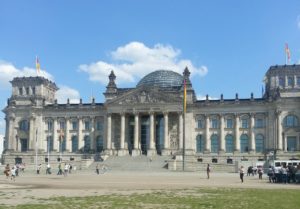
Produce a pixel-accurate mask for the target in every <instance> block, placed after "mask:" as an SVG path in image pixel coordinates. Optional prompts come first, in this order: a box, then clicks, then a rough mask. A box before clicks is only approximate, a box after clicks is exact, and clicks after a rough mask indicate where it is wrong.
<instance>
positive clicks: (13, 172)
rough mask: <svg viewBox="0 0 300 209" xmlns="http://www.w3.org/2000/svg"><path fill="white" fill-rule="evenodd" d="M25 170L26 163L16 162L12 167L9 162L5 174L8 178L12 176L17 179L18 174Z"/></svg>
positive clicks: (12, 178)
mask: <svg viewBox="0 0 300 209" xmlns="http://www.w3.org/2000/svg"><path fill="white" fill-rule="evenodd" d="M20 171H22V172H24V171H25V164H19V163H17V164H15V165H13V166H12V167H10V165H9V164H6V166H5V168H4V172H3V173H4V175H5V176H6V179H8V178H9V177H10V179H11V180H13V181H15V180H16V176H19V172H20Z"/></svg>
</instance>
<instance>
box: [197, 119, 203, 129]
mask: <svg viewBox="0 0 300 209" xmlns="http://www.w3.org/2000/svg"><path fill="white" fill-rule="evenodd" d="M198 128H204V121H203V120H202V119H200V120H198Z"/></svg>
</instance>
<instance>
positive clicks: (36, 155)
mask: <svg viewBox="0 0 300 209" xmlns="http://www.w3.org/2000/svg"><path fill="white" fill-rule="evenodd" d="M37 135H38V129H36V132H35V170H36V171H37V167H38V162H37V158H38V151H37V150H38V147H37Z"/></svg>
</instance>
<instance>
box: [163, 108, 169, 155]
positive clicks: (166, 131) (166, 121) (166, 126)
mask: <svg viewBox="0 0 300 209" xmlns="http://www.w3.org/2000/svg"><path fill="white" fill-rule="evenodd" d="M169 146H170V145H169V117H168V112H165V113H164V149H165V150H167V149H169V148H170V147H169Z"/></svg>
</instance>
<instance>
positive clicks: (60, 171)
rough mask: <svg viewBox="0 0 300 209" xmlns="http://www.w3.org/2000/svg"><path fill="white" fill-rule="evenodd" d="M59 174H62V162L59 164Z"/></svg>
mask: <svg viewBox="0 0 300 209" xmlns="http://www.w3.org/2000/svg"><path fill="white" fill-rule="evenodd" d="M57 175H62V169H61V163H59V164H58V172H57Z"/></svg>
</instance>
